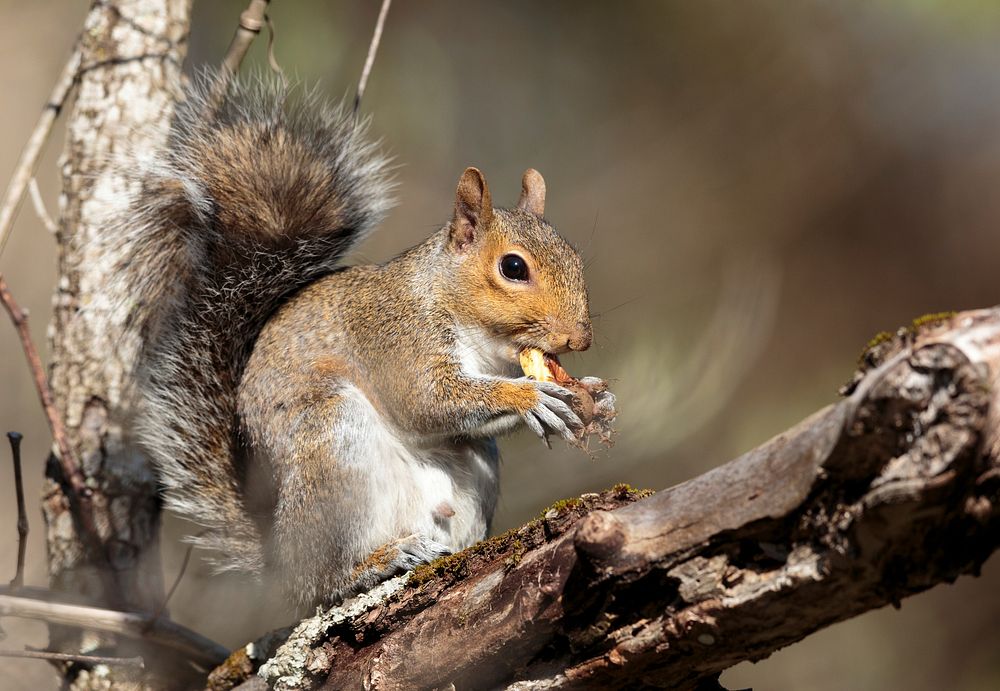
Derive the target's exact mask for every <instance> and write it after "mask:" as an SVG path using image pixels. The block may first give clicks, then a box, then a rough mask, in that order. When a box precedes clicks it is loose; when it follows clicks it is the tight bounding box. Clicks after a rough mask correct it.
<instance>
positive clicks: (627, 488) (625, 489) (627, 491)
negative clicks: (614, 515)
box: [611, 482, 656, 500]
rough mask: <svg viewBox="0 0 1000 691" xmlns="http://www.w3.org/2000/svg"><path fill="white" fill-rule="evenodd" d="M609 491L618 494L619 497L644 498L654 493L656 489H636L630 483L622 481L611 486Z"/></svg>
mask: <svg viewBox="0 0 1000 691" xmlns="http://www.w3.org/2000/svg"><path fill="white" fill-rule="evenodd" d="M611 491H612V492H614V493H615V494H617V495H618V497H619V498H621V499H632V500H635V499H645V498H646V497H651V496H653V495H654V494H656V490H652V489H636V488H635V487H633V486H632V485H628V484H626V483H624V482H619V483H618V484H617V485H615V486H614V487H612V488H611Z"/></svg>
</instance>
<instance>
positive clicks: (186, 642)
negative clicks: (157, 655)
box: [0, 593, 229, 667]
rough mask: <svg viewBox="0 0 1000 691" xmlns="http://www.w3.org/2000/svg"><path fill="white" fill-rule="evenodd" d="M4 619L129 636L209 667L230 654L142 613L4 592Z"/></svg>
mask: <svg viewBox="0 0 1000 691" xmlns="http://www.w3.org/2000/svg"><path fill="white" fill-rule="evenodd" d="M0 616H4V617H19V618H22V619H37V620H40V621H44V622H47V623H49V624H58V625H61V626H72V627H74V628H77V629H84V630H87V631H104V632H107V633H115V634H120V635H124V636H129V637H131V638H134V639H136V640H143V641H146V642H148V643H152V644H155V645H157V646H159V647H161V648H166V649H168V650H172V651H175V652H178V653H180V654H181V655H183V656H184V657H185V658H186V659H188V660H191V661H192V662H196V663H198V664H200V665H205V666H207V667H212V666H214V665H217V664H219V662H221V661H222V660H224V659H225V657H226V655H228V654H229V651H228V650H227V649H226V648H224V647H222V646H221V645H219V644H218V643H216V642H214V641H212V640H210V639H208V638H206V637H205V636H202V635H201V634H199V633H196V632H194V631H192V630H191V629H188V628H186V627H183V626H181V625H180V624H175V623H174V622H172V621H170V620H168V619H157V618H155V617H151V616H150V615H148V614H143V613H140V612H118V611H115V610H111V609H104V608H103V607H91V606H88V605H77V604H70V603H67V602H57V601H54V600H52V599H39V598H34V597H27V596H25V595H21V594H18V595H5V594H2V593H0Z"/></svg>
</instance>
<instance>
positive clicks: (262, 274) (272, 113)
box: [119, 75, 391, 570]
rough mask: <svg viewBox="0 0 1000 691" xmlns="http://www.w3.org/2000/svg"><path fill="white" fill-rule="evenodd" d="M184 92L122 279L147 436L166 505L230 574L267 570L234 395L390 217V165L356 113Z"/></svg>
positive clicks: (206, 86) (252, 85)
mask: <svg viewBox="0 0 1000 691" xmlns="http://www.w3.org/2000/svg"><path fill="white" fill-rule="evenodd" d="M217 83H218V82H217V77H214V76H212V75H203V76H201V77H199V78H196V79H195V80H194V82H193V85H192V86H191V87H190V88H188V89H187V90H186V97H185V100H184V102H183V103H181V104H180V105H179V106H178V112H177V115H176V117H175V121H174V123H173V125H172V128H171V132H170V137H169V144H168V146H166V147H165V148H164V149H163V150H162V151H160V152H159V153H157V154H155V155H154V156H153V157H152V158H151V159H150V160H146V161H144V162H142V163H141V164H139V165H138V168H139V169H138V170H137V173H138V174H139V175H140V179H141V184H140V185H139V186H138V187H139V188H140V189H139V191H137V192H136V194H135V197H134V199H133V200H132V203H131V209H130V215H129V217H128V218H126V219H124V221H123V223H122V225H123V231H124V232H123V233H122V234H121V235H120V237H123V238H124V239H123V240H122V243H123V244H122V252H121V256H122V258H123V262H122V265H121V270H120V272H119V273H120V274H121V276H122V287H123V288H124V289H125V290H126V294H127V295H128V301H129V305H130V309H131V310H132V314H133V315H134V316H135V317H136V318H138V319H139V320H141V321H140V324H139V328H140V331H141V334H142V347H141V352H140V356H139V360H138V374H137V376H138V382H139V384H138V387H139V390H140V393H141V399H142V400H141V404H140V406H139V413H138V419H137V420H136V425H135V429H136V434H137V436H138V440H139V442H140V443H141V445H142V446H143V447H144V448H145V450H146V451H147V453H149V454H150V456H151V457H152V459H153V461H154V463H155V465H156V466H157V469H158V470H159V473H160V478H161V482H162V483H163V485H164V487H165V490H166V494H165V496H166V504H167V506H168V507H169V508H172V509H174V510H176V511H177V512H179V513H181V514H182V515H184V516H186V517H188V518H190V519H192V520H194V521H196V522H197V523H199V524H201V525H202V526H204V527H205V528H206V530H205V531H204V532H203V533H202V534H201V536H199V537H198V538H196V542H197V543H198V544H200V545H202V546H205V547H209V548H213V549H217V550H219V551H220V552H221V556H220V557H219V558H217V559H216V560H215V562H216V565H217V566H218V567H219V568H220V569H222V570H225V569H228V568H239V569H241V570H258V569H259V568H260V566H261V563H262V549H261V539H260V535H259V529H258V527H257V525H256V523H255V521H254V519H253V517H252V516H251V515H250V513H249V511H248V508H247V505H246V497H245V494H244V489H245V488H244V486H243V480H244V479H245V473H246V471H247V469H246V468H245V467H241V466H243V465H244V463H242V462H241V461H240V451H239V430H238V427H239V425H238V420H237V411H236V397H237V387H238V385H239V381H240V378H241V376H242V373H243V368H244V367H245V365H246V361H247V358H248V357H249V354H250V351H251V350H252V347H253V343H254V340H255V339H256V337H257V335H258V333H259V331H260V329H261V327H262V326H263V324H264V322H265V321H266V319H267V318H268V316H269V315H270V314H271V313H272V311H273V310H274V309H275V308H276V306H277V305H278V303H279V301H280V300H281V299H282V298H284V297H285V296H287V295H288V294H289V293H291V292H293V291H295V290H296V289H298V288H300V287H302V286H304V285H305V284H307V283H309V282H311V281H313V280H315V279H316V278H318V277H319V276H321V275H323V274H325V273H328V272H330V271H331V270H333V269H335V268H336V267H337V265H338V263H339V262H340V260H341V258H342V257H343V255H344V254H345V252H346V251H347V250H348V249H350V247H351V246H352V245H354V244H355V243H356V242H357V241H358V240H359V239H360V238H361V237H362V236H363V235H364V234H365V233H366V232H367V231H368V230H369V229H370V228H371V227H372V226H373V225H374V224H375V223H376V222H378V221H379V220H380V219H381V217H382V216H383V215H384V213H385V212H386V211H387V210H388V207H389V206H390V203H391V202H390V187H391V185H390V182H389V181H388V175H387V166H386V160H385V159H384V158H382V157H381V156H380V155H379V153H378V152H377V150H376V147H375V146H374V144H372V143H371V142H370V141H368V140H367V139H366V138H365V136H364V131H363V130H364V128H363V127H361V126H359V125H358V123H357V122H356V121H355V119H354V118H353V117H352V116H351V113H350V112H349V111H345V110H343V109H338V108H330V107H327V106H324V105H322V104H320V103H319V102H318V100H317V99H316V98H315V97H314V96H313V95H310V94H301V93H296V90H292V91H291V93H290V92H289V90H288V89H286V88H284V87H283V86H280V85H278V84H276V83H275V80H269V79H267V78H251V79H239V78H234V79H233V81H232V83H231V84H230V85H229V87H228V91H227V95H226V96H225V98H224V99H223V100H222V101H221V103H216V102H215V99H214V98H213V93H214V92H215V86H216V84H217Z"/></svg>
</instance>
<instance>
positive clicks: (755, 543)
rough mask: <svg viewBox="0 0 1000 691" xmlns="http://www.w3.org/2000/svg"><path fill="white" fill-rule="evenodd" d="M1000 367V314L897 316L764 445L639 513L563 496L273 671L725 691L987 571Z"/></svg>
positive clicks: (338, 625) (317, 678) (643, 504)
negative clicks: (899, 321)
mask: <svg viewBox="0 0 1000 691" xmlns="http://www.w3.org/2000/svg"><path fill="white" fill-rule="evenodd" d="M998 381H1000V308H997V309H992V310H981V311H976V312H966V313H963V314H959V315H955V316H953V317H948V318H945V319H943V320H940V321H936V322H934V323H932V324H929V325H928V324H925V325H923V326H921V327H920V328H919V329H909V330H901V331H900V332H899V333H898V334H897V335H896V337H895V338H894V339H893V340H892V341H891V342H887V343H884V344H882V345H880V346H879V347H878V348H877V352H869V353H868V354H867V356H866V364H865V367H864V370H863V371H862V372H861V373H860V374H859V376H858V377H857V378H856V380H855V382H854V383H853V384H852V385H851V387H850V393H849V395H848V396H847V397H846V398H844V399H843V400H841V401H840V402H839V403H836V404H834V405H831V406H829V407H827V408H825V409H823V410H821V411H819V412H817V413H816V414H814V415H813V416H811V417H810V418H808V419H806V420H804V421H803V422H801V423H800V424H799V425H797V426H796V427H794V428H793V429H791V430H789V431H787V432H785V433H783V434H780V435H778V436H777V437H775V438H774V439H772V440H771V441H769V442H767V443H766V444H764V445H762V446H760V447H759V448H757V449H755V450H753V451H750V452H749V453H747V454H745V455H743V456H741V457H740V458H738V459H736V460H734V461H732V462H730V463H728V464H726V465H723V466H721V467H718V468H716V469H714V470H712V471H710V472H708V473H706V474H704V475H702V476H700V477H697V478H695V479H693V480H690V481H688V482H685V483H683V484H681V485H678V486H676V487H673V488H671V489H669V490H666V491H664V492H661V493H659V494H656V495H654V496H652V497H648V498H644V499H641V500H639V501H636V502H635V503H631V504H629V505H626V506H620V507H617V508H616V506H617V505H618V504H621V502H622V501H623V500H627V498H628V497H627V496H626V497H623V496H622V490H620V489H618V490H615V491H611V492H609V493H605V494H602V495H589V496H585V497H584V498H582V499H581V500H579V501H575V502H563V503H561V504H560V505H557V506H555V507H553V509H551V510H550V511H549V512H548V513H547V514H546V515H545V517H544V518H543V519H540V520H539V521H536V522H533V523H531V524H529V525H527V526H525V527H523V528H521V529H519V530H517V531H513V532H512V533H509V534H508V535H505V536H501V537H499V538H493V539H492V540H488V541H486V542H484V543H480V544H479V545H477V546H474V547H473V548H471V549H470V550H466V552H463V553H461V554H459V555H455V556H452V557H448V558H445V559H443V560H439V561H438V562H435V563H434V564H432V565H430V566H428V567H424V568H422V569H418V570H417V571H416V572H414V574H413V575H412V576H411V577H410V579H409V582H408V583H407V584H406V585H405V586H401V587H396V589H395V591H393V589H392V588H389V589H388V590H389V592H390V593H391V594H389V595H388V596H379V597H371V598H370V600H369V601H367V602H361V603H360V604H359V603H358V602H357V601H356V602H354V603H348V604H347V605H345V606H344V607H341V608H335V609H334V610H331V611H330V612H326V613H324V614H322V615H319V616H318V617H316V618H313V619H309V620H306V621H305V622H302V624H300V625H299V627H298V628H297V629H296V630H295V631H294V632H293V633H292V635H291V637H290V638H289V639H288V641H287V642H286V643H285V644H284V645H283V646H282V647H281V648H280V649H279V650H278V652H277V653H276V654H275V655H274V656H273V658H272V659H271V661H270V662H268V663H267V665H266V666H264V668H263V669H262V670H261V675H262V676H264V677H265V679H266V680H267V681H268V683H270V684H272V685H273V686H274V687H275V688H278V689H282V688H291V687H292V686H293V685H295V684H298V685H299V686H296V687H295V688H316V687H323V688H328V689H335V688H361V687H364V688H372V689H403V688H448V687H450V685H454V687H455V688H502V687H507V688H510V689H542V688H544V689H582V688H602V689H620V688H640V687H641V688H645V687H652V686H655V687H658V688H672V689H694V688H712V687H716V688H717V681H716V680H717V678H718V675H719V674H720V673H721V672H722V671H723V670H725V669H726V668H728V667H730V666H732V665H735V664H736V663H738V662H741V661H743V660H758V659H761V658H763V657H766V656H768V655H769V654H771V653H772V652H773V651H775V650H777V649H778V648H781V647H783V646H786V645H788V644H790V643H793V642H795V641H798V640H800V639H802V638H803V637H805V636H807V635H808V634H810V633H812V632H813V631H816V630H818V629H821V628H823V627H826V626H829V625H830V624H832V623H834V622H837V621H840V620H843V619H846V618H849V617H852V616H855V615H857V614H860V613H862V612H865V611H867V610H870V609H874V608H877V607H881V606H884V605H886V604H890V603H892V604H898V603H899V601H900V600H901V599H902V598H904V597H906V596H908V595H911V594H914V593H917V592H920V591H922V590H925V589H927V588H930V587H932V586H934V585H936V584H938V583H942V582H949V581H952V580H954V579H955V578H956V577H957V576H958V575H960V574H963V573H977V572H978V569H979V567H980V565H981V564H982V563H983V562H984V561H985V560H986V558H987V557H988V556H989V555H990V554H991V553H992V552H993V551H994V550H995V549H996V547H997V545H998V543H1000V387H998V386H997V384H998ZM243 654H244V656H245V655H246V654H245V653H243ZM231 660H232V658H231ZM252 662H254V663H255V664H259V660H258V661H252ZM251 667H252V665H251ZM212 688H227V687H226V686H225V685H218V684H217V685H215V686H213V687H212Z"/></svg>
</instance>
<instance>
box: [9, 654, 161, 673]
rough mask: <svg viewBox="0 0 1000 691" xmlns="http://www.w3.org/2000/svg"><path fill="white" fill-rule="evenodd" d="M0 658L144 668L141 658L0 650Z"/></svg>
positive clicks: (144, 664)
mask: <svg viewBox="0 0 1000 691" xmlns="http://www.w3.org/2000/svg"><path fill="white" fill-rule="evenodd" d="M0 657H24V658H29V659H33V660H48V661H50V662H85V663H88V664H91V665H116V666H118V667H137V668H139V669H143V668H144V667H145V666H146V663H145V662H143V659H142V658H141V657H102V656H100V655H78V654H75V653H56V652H53V651H50V650H0Z"/></svg>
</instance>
